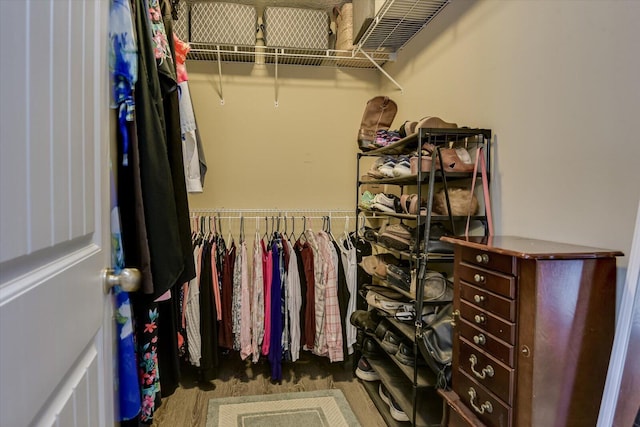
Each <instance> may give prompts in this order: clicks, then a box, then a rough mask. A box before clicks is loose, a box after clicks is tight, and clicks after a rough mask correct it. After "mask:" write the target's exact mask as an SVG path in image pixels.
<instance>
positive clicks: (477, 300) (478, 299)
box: [473, 294, 485, 303]
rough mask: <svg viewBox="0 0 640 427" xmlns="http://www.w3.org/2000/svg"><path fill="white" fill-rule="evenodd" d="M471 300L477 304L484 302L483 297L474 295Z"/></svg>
mask: <svg viewBox="0 0 640 427" xmlns="http://www.w3.org/2000/svg"><path fill="white" fill-rule="evenodd" d="M473 300H474V301H475V302H477V303H481V302H482V301H484V300H485V297H484V295H478V294H476V295H474V296H473Z"/></svg>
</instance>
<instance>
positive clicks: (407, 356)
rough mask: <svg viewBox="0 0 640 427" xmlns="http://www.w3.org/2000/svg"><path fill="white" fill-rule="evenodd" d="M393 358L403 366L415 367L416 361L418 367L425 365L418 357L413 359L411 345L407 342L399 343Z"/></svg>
mask: <svg viewBox="0 0 640 427" xmlns="http://www.w3.org/2000/svg"><path fill="white" fill-rule="evenodd" d="M393 357H395V358H396V359H397V360H398V362H400V363H402V364H403V365H407V366H415V362H416V361H417V362H418V366H422V365H425V362H424V360H423V359H422V357H421V356H420V355H418V356H417V357H415V359H414V353H413V345H412V344H411V343H409V342H401V343H400V346H399V347H398V351H397V352H396V354H394V355H393Z"/></svg>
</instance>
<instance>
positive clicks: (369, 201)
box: [360, 190, 375, 209]
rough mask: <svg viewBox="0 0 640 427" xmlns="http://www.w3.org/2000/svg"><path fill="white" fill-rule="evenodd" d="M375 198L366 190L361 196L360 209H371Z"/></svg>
mask: <svg viewBox="0 0 640 427" xmlns="http://www.w3.org/2000/svg"><path fill="white" fill-rule="evenodd" d="M374 198H375V196H374V195H373V194H372V193H371V192H370V191H369V190H366V191H365V192H364V193H362V195H360V207H361V208H362V209H371V206H372V205H373V199H374Z"/></svg>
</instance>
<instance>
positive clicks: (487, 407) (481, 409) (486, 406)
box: [469, 387, 493, 414]
mask: <svg viewBox="0 0 640 427" xmlns="http://www.w3.org/2000/svg"><path fill="white" fill-rule="evenodd" d="M469 397H470V398H471V400H470V401H469V403H471V407H472V408H473V410H474V411H476V412H477V413H479V414H484V413H485V412H487V413H489V414H490V413H492V412H493V405H491V402H489V401H488V400H487V401H485V402H484V403H483V404H481V405H480V406H477V405H476V403H475V402H474V400H476V397H478V395H477V394H476V390H475V389H474V388H473V387H469Z"/></svg>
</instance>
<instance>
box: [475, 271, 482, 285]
mask: <svg viewBox="0 0 640 427" xmlns="http://www.w3.org/2000/svg"><path fill="white" fill-rule="evenodd" d="M473 280H475V282H476V283H484V276H483V275H482V274H478V273H476V274H475V275H474V276H473Z"/></svg>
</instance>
